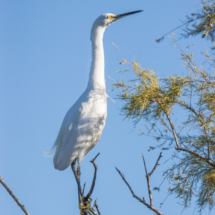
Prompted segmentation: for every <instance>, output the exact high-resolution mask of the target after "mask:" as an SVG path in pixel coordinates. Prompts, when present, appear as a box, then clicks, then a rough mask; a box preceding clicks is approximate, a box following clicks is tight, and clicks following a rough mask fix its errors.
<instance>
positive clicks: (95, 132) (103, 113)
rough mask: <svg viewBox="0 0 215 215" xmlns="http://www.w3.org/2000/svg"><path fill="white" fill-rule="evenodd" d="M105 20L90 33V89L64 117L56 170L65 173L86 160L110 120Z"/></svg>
mask: <svg viewBox="0 0 215 215" xmlns="http://www.w3.org/2000/svg"><path fill="white" fill-rule="evenodd" d="M103 19H104V18H103V16H100V17H99V18H98V19H97V20H96V21H95V22H94V24H93V27H92V30H91V41H92V56H93V59H92V64H91V70H90V75H89V82H88V86H87V89H86V90H85V92H84V93H83V94H82V95H81V96H80V98H79V99H78V100H77V101H76V102H75V104H74V105H73V106H72V107H71V108H70V109H69V111H68V112H67V114H66V116H65V117H64V120H63V123H62V125H61V128H60V131H59V134H58V137H57V139H56V141H55V144H54V147H56V151H55V156H54V166H55V168H56V169H59V170H64V169H66V168H67V167H68V166H69V165H70V164H71V163H72V162H73V161H74V160H75V159H77V160H78V162H79V163H80V162H81V161H82V159H83V157H84V156H85V155H86V154H87V153H88V152H89V151H90V150H91V149H92V148H93V147H94V146H95V145H96V144H97V142H98V140H99V138H100V137H101V134H102V131H103V128H104V125H105V121H106V117H107V96H106V89H105V79H104V50H103V41H102V40H103V34H104V31H105V28H106V26H104V25H103V22H102V21H103Z"/></svg>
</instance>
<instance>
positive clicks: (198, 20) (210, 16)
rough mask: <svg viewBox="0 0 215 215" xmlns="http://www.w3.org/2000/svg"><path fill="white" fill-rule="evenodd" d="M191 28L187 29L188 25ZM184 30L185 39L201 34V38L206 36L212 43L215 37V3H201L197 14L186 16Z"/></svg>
mask: <svg viewBox="0 0 215 215" xmlns="http://www.w3.org/2000/svg"><path fill="white" fill-rule="evenodd" d="M191 23H192V26H191V27H189V24H191ZM185 24H186V28H185V29H184V31H185V33H184V34H183V36H184V37H185V38H187V37H189V36H191V35H192V36H196V35H198V34H202V38H204V37H205V36H207V38H208V39H210V40H211V41H212V42H214V38H215V37H214V36H215V28H214V24H215V3H214V1H213V0H212V1H202V5H201V9H200V10H199V11H198V12H197V13H192V14H191V15H190V16H187V20H186V22H185Z"/></svg>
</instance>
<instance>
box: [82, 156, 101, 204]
mask: <svg viewBox="0 0 215 215" xmlns="http://www.w3.org/2000/svg"><path fill="white" fill-rule="evenodd" d="M99 155H100V152H99V153H98V154H97V155H96V156H95V158H93V160H91V161H90V162H91V163H92V164H93V166H94V168H95V171H94V176H93V181H92V184H91V188H90V191H89V193H88V194H87V195H86V196H85V197H84V202H86V201H87V200H88V199H89V197H90V196H91V195H92V193H93V190H94V187H95V183H96V173H97V166H96V164H95V162H94V161H95V159H96V158H97V157H98V156H99Z"/></svg>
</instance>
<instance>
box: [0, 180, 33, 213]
mask: <svg viewBox="0 0 215 215" xmlns="http://www.w3.org/2000/svg"><path fill="white" fill-rule="evenodd" d="M0 183H1V184H2V185H3V187H4V188H5V189H6V190H7V192H8V193H9V194H10V195H11V196H12V198H13V199H14V201H15V202H16V203H17V205H18V206H19V207H20V208H21V209H22V210H23V212H24V213H25V214H26V215H30V214H29V213H28V211H27V210H26V209H25V207H24V205H22V204H21V202H20V201H19V200H18V199H17V198H16V196H15V195H14V194H13V192H12V191H11V189H10V188H9V187H8V186H7V185H6V184H5V183H4V181H3V179H2V177H1V176H0Z"/></svg>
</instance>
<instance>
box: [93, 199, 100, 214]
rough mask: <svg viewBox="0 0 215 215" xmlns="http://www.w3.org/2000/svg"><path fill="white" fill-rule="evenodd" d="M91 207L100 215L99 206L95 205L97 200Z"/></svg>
mask: <svg viewBox="0 0 215 215" xmlns="http://www.w3.org/2000/svg"><path fill="white" fill-rule="evenodd" d="M93 207H95V208H96V210H97V212H98V215H101V212H100V211H99V206H98V205H97V199H96V200H95V202H94V205H93Z"/></svg>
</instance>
